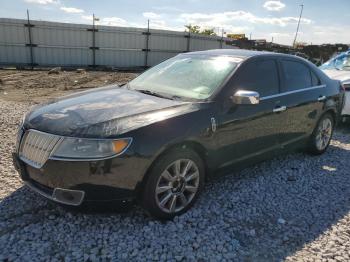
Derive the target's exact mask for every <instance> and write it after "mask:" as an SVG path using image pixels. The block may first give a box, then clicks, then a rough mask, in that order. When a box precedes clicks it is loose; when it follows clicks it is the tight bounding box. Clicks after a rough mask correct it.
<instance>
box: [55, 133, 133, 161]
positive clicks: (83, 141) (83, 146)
mask: <svg viewBox="0 0 350 262" xmlns="http://www.w3.org/2000/svg"><path fill="white" fill-rule="evenodd" d="M131 141H132V139H131V138H124V139H116V140H113V139H88V138H71V137H65V138H63V140H62V141H61V142H60V143H59V145H58V146H57V147H56V149H55V150H54V152H53V153H52V154H51V156H50V158H53V159H55V158H58V159H62V158H64V159H71V160H93V159H94V160H98V159H103V158H109V157H113V156H116V155H120V154H122V153H123V152H124V151H125V150H126V149H127V148H128V147H129V145H130V143H131Z"/></svg>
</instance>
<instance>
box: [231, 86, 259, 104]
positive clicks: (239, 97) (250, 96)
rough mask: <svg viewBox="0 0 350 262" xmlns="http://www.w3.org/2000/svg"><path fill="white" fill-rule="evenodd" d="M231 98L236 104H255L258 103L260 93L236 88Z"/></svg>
mask: <svg viewBox="0 0 350 262" xmlns="http://www.w3.org/2000/svg"><path fill="white" fill-rule="evenodd" d="M231 99H232V102H233V103H235V104H237V105H256V104H259V101H260V95H259V93H258V92H255V91H247V90H238V91H237V92H236V93H235V94H234V95H233V96H232V97H231Z"/></svg>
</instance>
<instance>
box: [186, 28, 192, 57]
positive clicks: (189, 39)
mask: <svg viewBox="0 0 350 262" xmlns="http://www.w3.org/2000/svg"><path fill="white" fill-rule="evenodd" d="M185 37H186V38H187V48H186V52H190V44H191V32H190V31H188V35H185Z"/></svg>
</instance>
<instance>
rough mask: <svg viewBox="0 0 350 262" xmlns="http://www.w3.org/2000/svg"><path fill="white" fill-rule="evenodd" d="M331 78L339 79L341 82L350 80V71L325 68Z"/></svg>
mask: <svg viewBox="0 0 350 262" xmlns="http://www.w3.org/2000/svg"><path fill="white" fill-rule="evenodd" d="M323 72H325V73H326V75H328V76H329V77H330V78H333V79H336V80H339V81H341V82H344V81H347V80H350V71H342V70H323Z"/></svg>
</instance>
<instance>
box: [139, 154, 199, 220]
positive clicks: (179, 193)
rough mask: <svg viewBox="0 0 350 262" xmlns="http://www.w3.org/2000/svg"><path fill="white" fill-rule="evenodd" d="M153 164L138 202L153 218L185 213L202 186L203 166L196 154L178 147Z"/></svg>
mask: <svg viewBox="0 0 350 262" xmlns="http://www.w3.org/2000/svg"><path fill="white" fill-rule="evenodd" d="M156 161H157V162H156V163H155V165H154V167H153V168H152V170H151V171H150V174H149V176H148V179H147V181H146V183H145V188H144V190H143V194H142V201H141V202H142V204H143V207H144V208H145V209H146V210H147V211H148V212H149V213H150V214H151V215H152V216H154V217H157V218H160V219H171V218H173V217H174V216H177V215H180V214H182V213H184V212H186V211H187V210H188V209H189V208H190V207H191V206H192V205H193V204H194V202H195V201H196V199H197V198H198V195H199V193H200V191H201V189H202V187H203V184H204V165H203V162H202V160H201V158H200V157H199V156H198V155H197V154H196V153H195V152H193V151H191V150H188V149H180V148H179V149H177V150H173V151H171V152H169V153H167V154H166V155H164V156H162V157H160V158H159V159H158V160H156Z"/></svg>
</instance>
